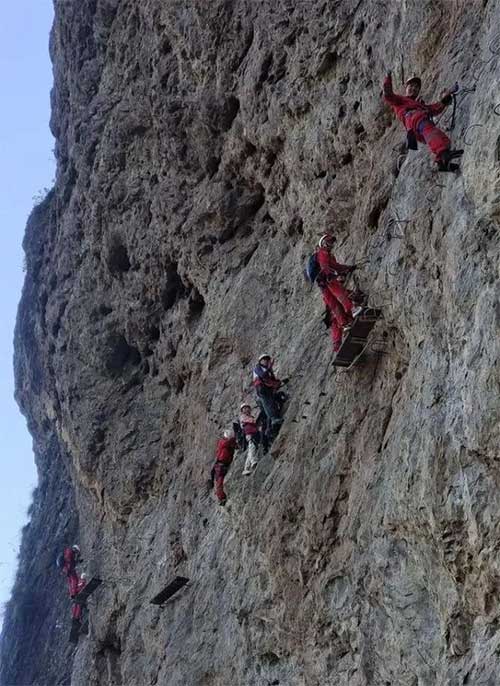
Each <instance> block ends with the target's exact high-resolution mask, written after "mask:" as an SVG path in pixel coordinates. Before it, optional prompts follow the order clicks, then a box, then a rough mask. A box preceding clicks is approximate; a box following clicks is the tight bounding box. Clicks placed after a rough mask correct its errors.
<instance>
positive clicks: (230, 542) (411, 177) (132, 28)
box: [2, 0, 500, 686]
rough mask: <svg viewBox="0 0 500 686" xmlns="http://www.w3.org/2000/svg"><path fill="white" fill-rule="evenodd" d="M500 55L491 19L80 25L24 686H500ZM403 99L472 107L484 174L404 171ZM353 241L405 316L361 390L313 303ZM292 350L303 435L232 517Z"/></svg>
mask: <svg viewBox="0 0 500 686" xmlns="http://www.w3.org/2000/svg"><path fill="white" fill-rule="evenodd" d="M499 27H500V7H499V6H498V3H495V2H494V1H493V0H489V1H488V0H483V1H479V0H475V1H474V2H469V3H461V2H451V0H446V2H444V1H443V2H432V3H430V2H427V3H426V2H406V3H400V2H378V1H376V0H371V1H370V2H368V3H354V2H352V1H351V0H344V1H337V2H323V1H321V2H320V1H319V0H307V1H306V0H302V1H300V0H295V1H292V0H260V1H259V2H256V1H255V0H233V1H228V0H224V1H223V0H213V1H212V2H200V1H199V0H184V1H183V2H180V0H176V1H174V0H143V1H142V2H140V3H138V2H132V0H130V1H129V0H122V1H121V2H119V3H118V2H117V1H116V0H93V1H92V2H85V3H82V2H74V1H73V0H72V1H70V2H68V0H56V20H55V25H54V29H53V33H52V38H51V51H52V56H53V61H54V73H55V87H54V91H53V95H52V100H53V116H52V129H53V131H54V133H55V135H56V137H57V145H56V154H57V159H58V173H57V179H56V184H55V188H54V191H53V193H51V194H50V195H49V196H48V198H47V199H46V201H45V202H44V203H43V205H41V206H40V207H39V208H38V209H37V210H36V211H35V213H34V215H33V216H32V218H31V221H30V223H29V226H28V231H27V236H26V240H25V249H26V254H27V276H26V284H25V290H24V294H23V298H22V301H21V306H20V310H19V321H18V327H17V332H16V375H17V388H18V391H17V395H18V400H19V402H20V405H21V407H22V409H23V412H24V413H25V414H26V415H27V417H28V418H29V422H30V428H31V430H32V433H33V436H34V441H35V446H36V449H37V451H38V453H39V454H42V453H43V455H47V454H48V453H47V446H49V445H51V446H52V449H53V451H54V453H56V454H57V460H55V461H54V462H51V461H50V460H48V459H41V460H39V470H40V476H41V479H42V481H43V483H46V484H47V488H46V492H45V496H44V499H43V500H42V501H40V503H41V504H40V507H37V508H36V509H35V510H34V512H33V515H32V521H31V525H30V527H31V529H32V531H35V532H36V534H37V537H38V538H37V540H38V542H39V545H40V546H41V547H42V548H43V549H44V550H47V551H48V552H47V555H46V557H43V556H41V557H39V556H35V557H34V558H32V559H30V562H29V563H30V565H31V569H32V570H33V573H35V574H37V579H39V580H40V583H41V584H44V585H45V584H46V587H47V598H46V599H47V600H49V605H50V609H48V610H46V612H49V613H50V618H51V619H50V623H49V624H48V625H47V626H48V628H47V631H49V629H50V627H52V629H50V634H47V636H50V641H49V640H48V638H47V636H45V634H44V636H45V638H44V639H43V641H42V635H41V634H40V633H39V632H38V631H37V630H36V621H38V620H36V619H35V617H38V616H39V613H38V614H37V613H36V612H35V613H34V619H33V621H32V622H30V623H26V621H25V619H26V616H25V615H24V614H23V612H21V611H20V610H19V606H18V605H16V599H18V598H19V597H20V594H22V593H24V592H25V591H24V590H23V589H25V588H26V584H27V581H26V579H25V578H24V577H23V573H22V569H23V565H24V564H25V563H26V560H27V559H28V556H29V555H30V551H29V549H28V546H27V545H26V541H27V538H26V537H27V535H28V534H25V539H24V540H25V545H24V547H23V552H22V555H21V567H20V572H19V577H18V583H17V585H16V590H15V593H14V597H13V601H12V603H11V606H10V608H9V610H8V620H9V622H10V624H9V626H11V627H12V631H10V632H9V633H7V632H4V638H3V648H2V650H3V653H4V654H5V651H8V652H9V653H10V654H11V656H12V655H14V656H15V657H11V659H10V662H9V668H8V669H9V671H7V668H4V667H2V670H3V679H4V683H5V684H7V683H13V684H14V683H15V684H25V683H30V684H31V683H32V684H37V685H40V686H42V685H43V686H45V685H46V684H48V683H49V682H50V683H52V681H51V680H50V679H49V678H47V677H48V675H51V674H53V671H52V672H50V671H49V670H50V669H52V670H54V669H56V667H57V670H58V673H59V674H60V675H61V683H64V684H67V683H70V682H71V684H73V685H74V686H101V685H102V686H105V685H106V686H107V685H109V686H111V685H113V686H114V685H115V684H123V685H124V686H146V685H147V684H152V685H153V684H162V685H165V686H227V685H228V684H232V685H233V684H234V685H238V686H435V685H436V684H440V685H449V686H456V685H458V684H460V685H461V684H470V685H475V684H485V685H486V684H487V685H489V686H494V685H496V684H498V683H499V681H500V663H499V656H498V646H499V645H500V633H499V630H500V629H499V625H498V618H499V612H500V609H499V602H498V597H499V589H500V557H499V552H498V550H499V548H498V538H499V532H500V527H499V525H498V520H499V514H500V497H499V495H498V484H499V482H500V467H499V464H500V461H499V460H500V448H499V445H500V440H499V438H500V436H499V409H498V408H499V369H498V357H499V348H500V346H499V321H500V309H499V304H498V303H499V290H500V289H499V286H498V283H499V281H498V279H499V272H498V255H499V233H498V231H499V220H500V175H499V169H500V116H498V112H499V111H500V108H498V107H497V110H496V111H497V113H495V109H494V108H495V106H498V105H499V104H500V77H499V74H500V35H499ZM387 69H392V71H393V77H394V83H395V87H396V88H397V89H399V90H402V86H401V81H402V77H403V75H404V76H405V77H408V76H409V75H410V74H413V73H415V72H416V73H418V74H421V75H422V79H423V90H422V95H423V97H424V98H425V99H426V100H428V101H433V100H437V99H439V96H440V93H441V91H442V90H443V89H445V88H447V87H450V86H452V85H453V84H454V82H455V81H458V82H459V83H460V84H461V86H462V87H463V88H465V90H463V91H462V93H460V94H459V96H458V98H457V103H458V107H457V110H456V116H455V126H454V129H453V131H452V132H451V135H452V137H453V142H454V145H456V146H457V147H464V148H465V154H464V157H463V162H462V165H461V166H462V172H461V174H459V175H456V174H439V173H438V172H437V171H436V170H435V168H434V165H433V161H432V158H431V156H430V154H429V152H428V150H427V149H425V146H424V147H421V148H420V150H419V151H418V152H416V153H415V152H410V153H408V155H407V156H406V157H405V156H404V155H403V156H401V155H400V144H401V142H402V141H403V140H404V131H403V128H402V125H401V123H400V122H397V121H395V119H394V116H393V114H392V113H391V111H390V110H389V108H388V107H387V106H386V105H384V103H383V100H382V97H381V81H382V78H383V76H384V73H385V71H386V70H387ZM451 114H452V111H451V108H450V109H449V110H447V112H446V113H445V114H444V115H443V117H442V118H441V120H440V125H441V126H442V127H443V128H446V127H449V126H450V125H451V123H452V122H451ZM325 230H330V231H332V232H333V233H335V235H336V237H337V243H336V246H337V247H336V256H337V258H338V259H339V260H340V261H343V262H347V263H353V262H356V261H361V260H362V259H363V258H365V257H366V258H367V264H366V265H365V266H364V267H363V268H360V269H359V270H358V272H357V277H356V278H357V280H358V282H359V285H360V286H361V287H362V288H363V289H364V290H365V291H367V292H368V293H370V301H371V303H372V304H374V305H379V306H381V307H382V308H383V311H384V319H383V321H381V322H379V323H378V324H377V326H376V328H375V329H374V331H373V334H372V343H371V345H370V349H369V351H368V355H367V356H366V358H365V359H364V361H362V362H361V363H360V364H359V365H358V366H357V367H356V368H354V369H352V370H351V371H349V372H345V371H338V370H337V371H336V370H335V368H334V367H333V365H332V364H331V361H332V352H331V341H330V338H329V336H328V333H327V331H326V329H325V328H324V326H323V324H322V322H321V314H322V309H323V308H322V300H321V295H320V293H319V290H318V289H317V288H315V287H314V288H311V287H310V286H308V285H306V283H305V282H304V280H303V277H302V269H303V266H304V262H305V259H306V257H307V256H308V255H309V254H310V253H311V251H312V250H313V249H314V246H315V243H316V242H317V240H318V237H319V236H320V235H321V234H322V233H323V232H324V231H325ZM268 351H269V352H271V353H273V354H274V355H275V358H276V371H277V373H278V374H280V375H282V376H289V377H290V383H289V384H288V391H289V394H290V401H289V403H288V407H287V411H286V419H285V423H284V425H283V428H282V431H281V433H280V435H279V437H278V439H277V441H276V442H275V443H274V445H273V449H272V452H271V453H270V454H268V455H267V456H266V457H265V458H264V459H263V461H262V462H261V463H260V464H259V466H258V468H257V471H256V472H255V473H254V475H253V476H251V477H249V478H248V477H243V476H242V475H241V471H242V469H243V458H242V457H241V456H240V457H237V458H236V461H235V463H234V466H233V468H232V470H231V472H230V474H229V476H228V478H227V492H228V496H229V501H228V506H227V507H226V508H225V509H222V508H219V507H218V506H217V505H216V504H215V502H214V499H213V495H212V494H209V493H207V490H206V479H207V477H208V474H209V471H210V466H211V461H212V459H213V452H214V444H215V440H216V438H217V437H218V435H219V433H220V431H221V429H222V428H223V427H225V426H227V425H228V424H230V423H231V421H232V420H233V418H234V417H235V416H236V414H237V412H238V408H239V404H240V402H241V401H242V400H245V399H246V398H251V397H252V394H251V390H250V380H251V377H250V370H251V366H252V362H253V361H254V360H255V358H256V356H257V355H258V354H259V353H262V352H268ZM382 353H383V354H382ZM51 469H52V470H59V472H58V473H60V474H61V477H60V479H57V478H54V473H52V472H50V470H51ZM50 474H52V476H50ZM66 474H67V476H65V475H66ZM48 475H49V476H48ZM73 501H74V505H73ZM61 508H62V509H61ZM57 512H58V513H59V514H57V516H58V517H59V519H58V520H57V521H58V522H62V523H63V526H62V528H61V529H60V530H58V533H57V537H56V538H54V526H55V524H54V523H55V521H56V520H55V517H56V513H57ZM65 527H69V528H65ZM77 531H79V533H78V536H79V541H80V544H81V547H82V551H83V554H84V557H85V565H84V566H85V568H86V571H87V572H88V573H89V574H90V575H94V574H97V575H99V576H100V577H101V578H103V579H104V581H105V583H104V584H103V586H102V587H101V588H100V589H99V590H98V591H97V592H96V593H95V595H94V597H93V599H92V600H91V601H90V603H89V606H90V611H91V634H90V637H89V638H82V639H81V640H80V643H79V647H78V649H77V650H76V652H74V653H73V654H72V655H73V661H72V662H71V659H70V652H69V649H68V647H67V642H66V639H67V631H66V630H69V621H70V620H69V616H70V612H69V601H68V599H67V596H66V589H65V584H64V579H62V578H59V577H58V576H57V571H56V570H55V568H54V566H53V564H52V559H53V557H52V556H53V553H55V552H57V548H58V546H59V545H61V544H62V543H63V542H64V541H69V542H72V540H71V539H72V538H73V537H74V536H76V535H77ZM49 553H50V555H49ZM42 561H43V564H42ZM176 575H181V576H185V577H188V578H189V579H190V583H189V584H188V585H187V586H186V587H185V588H184V589H183V590H182V591H180V592H179V593H178V595H177V596H175V597H174V598H173V599H172V600H171V601H170V602H169V603H168V604H167V605H166V606H165V607H164V608H163V609H161V608H157V607H155V606H153V605H150V603H149V601H150V599H151V598H152V597H153V596H154V595H155V594H156V593H158V592H159V591H160V590H161V589H162V587H164V586H165V585H166V584H167V583H168V582H169V581H171V579H172V578H174V577H175V576H176ZM15 608H17V609H15ZM16 613H17V614H16ZM59 620H60V621H63V622H64V623H65V624H64V628H63V629H61V630H58V631H56V630H55V629H54V628H53V627H54V626H55V623H56V621H59ZM28 646H29V651H28ZM35 649H36V651H35ZM15 651H17V652H15ZM51 651H52V652H51ZM35 652H36V655H37V657H36V658H35V657H34V654H35ZM54 652H55V655H54V654H53V653H54ZM23 655H24V656H26V655H30V656H31V657H30V660H28V661H26V660H25V661H24V663H23V660H22V658H23ZM23 664H24V666H23ZM27 664H28V665H29V666H26V665H27ZM50 665H52V667H50ZM23 669H24V671H23ZM71 670H72V673H70V672H71ZM9 678H10V679H11V681H10V682H9V681H8V679H9ZM54 683H56V682H54Z"/></svg>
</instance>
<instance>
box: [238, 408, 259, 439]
mask: <svg viewBox="0 0 500 686" xmlns="http://www.w3.org/2000/svg"><path fill="white" fill-rule="evenodd" d="M240 426H241V428H242V429H243V433H244V434H245V436H255V434H258V433H259V429H258V427H257V420H256V419H255V417H253V416H252V415H251V414H243V413H241V414H240Z"/></svg>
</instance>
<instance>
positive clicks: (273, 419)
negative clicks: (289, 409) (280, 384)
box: [258, 391, 281, 425]
mask: <svg viewBox="0 0 500 686" xmlns="http://www.w3.org/2000/svg"><path fill="white" fill-rule="evenodd" d="M258 395H259V400H260V401H261V403H262V409H263V410H264V412H265V414H266V417H267V418H268V420H269V424H270V425H272V424H275V423H277V422H278V423H279V422H281V417H280V416H279V412H278V410H277V408H276V403H275V402H274V398H273V394H272V392H266V391H261V392H260V393H259V394H258Z"/></svg>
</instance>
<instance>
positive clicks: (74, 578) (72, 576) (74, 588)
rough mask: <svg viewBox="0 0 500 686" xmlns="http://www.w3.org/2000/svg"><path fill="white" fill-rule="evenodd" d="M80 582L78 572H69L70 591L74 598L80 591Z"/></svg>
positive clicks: (71, 596)
mask: <svg viewBox="0 0 500 686" xmlns="http://www.w3.org/2000/svg"><path fill="white" fill-rule="evenodd" d="M79 583H80V578H79V576H78V574H77V573H76V572H75V571H74V570H73V571H72V572H70V573H69V574H68V591H69V595H70V598H73V597H74V596H75V595H76V594H77V593H78V585H79Z"/></svg>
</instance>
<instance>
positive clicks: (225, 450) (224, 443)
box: [211, 429, 236, 505]
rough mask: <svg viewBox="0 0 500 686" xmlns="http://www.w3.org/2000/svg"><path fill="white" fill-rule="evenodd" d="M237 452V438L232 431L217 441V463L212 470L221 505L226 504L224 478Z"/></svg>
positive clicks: (212, 481)
mask: <svg viewBox="0 0 500 686" xmlns="http://www.w3.org/2000/svg"><path fill="white" fill-rule="evenodd" d="M235 450H236V437H235V435H234V431H233V430H232V429H227V430H226V431H224V434H223V438H221V439H219V440H218V441H217V448H216V450H215V459H216V462H215V464H214V466H213V468H212V479H211V483H212V484H213V483H215V495H216V496H217V500H218V501H219V505H225V504H226V500H227V497H226V494H225V493H224V478H225V476H226V474H227V472H228V470H229V467H230V466H231V462H232V461H233V458H234V451H235Z"/></svg>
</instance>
